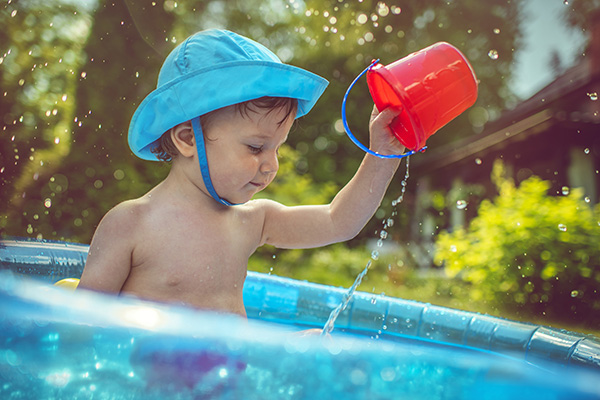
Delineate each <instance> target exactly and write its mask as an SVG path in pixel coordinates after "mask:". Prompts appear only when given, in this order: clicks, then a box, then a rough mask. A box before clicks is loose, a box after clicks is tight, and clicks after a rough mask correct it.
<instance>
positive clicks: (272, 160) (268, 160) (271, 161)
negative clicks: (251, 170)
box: [260, 152, 279, 174]
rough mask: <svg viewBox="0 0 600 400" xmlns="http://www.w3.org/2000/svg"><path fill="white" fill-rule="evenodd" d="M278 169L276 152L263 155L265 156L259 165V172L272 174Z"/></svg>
mask: <svg viewBox="0 0 600 400" xmlns="http://www.w3.org/2000/svg"><path fill="white" fill-rule="evenodd" d="M278 170H279V160H278V159H277V153H276V152H273V153H272V154H270V153H269V154H267V155H265V158H264V160H263V162H262V164H261V166H260V172H262V173H263V174H273V173H275V172H277V171H278Z"/></svg>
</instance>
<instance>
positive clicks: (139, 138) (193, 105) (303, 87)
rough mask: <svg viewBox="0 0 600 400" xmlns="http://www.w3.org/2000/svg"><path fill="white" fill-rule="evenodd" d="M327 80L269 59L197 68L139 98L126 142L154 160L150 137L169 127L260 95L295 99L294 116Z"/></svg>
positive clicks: (302, 111) (314, 99) (310, 105)
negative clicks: (295, 109)
mask: <svg viewBox="0 0 600 400" xmlns="http://www.w3.org/2000/svg"><path fill="white" fill-rule="evenodd" d="M207 83H208V84H207ZM328 83H329V82H328V81H327V80H326V79H323V78H321V77H320V76H318V75H316V74H313V73H311V72H308V71H306V70H303V69H301V68H298V67H294V66H292V65H287V64H280V63H275V62H269V61H234V62H229V63H225V64H220V65H217V66H212V67H208V68H204V69H199V70H196V71H193V72H191V73H189V74H187V75H185V76H181V77H179V78H176V79H174V80H172V81H170V82H168V83H166V84H164V85H162V86H160V87H159V88H157V89H156V90H154V91H152V92H151V93H150V94H149V95H148V96H147V97H146V98H145V99H144V100H143V101H142V103H141V104H140V106H139V107H138V109H137V110H136V111H135V113H134V115H133V117H132V119H131V123H130V125H129V133H128V141H129V147H130V148H131V150H132V151H133V152H134V154H135V155H137V156H138V157H140V158H142V159H145V160H154V161H156V160H157V158H156V155H155V154H153V153H152V148H153V147H154V142H156V141H157V140H158V139H159V138H160V137H161V136H162V134H163V133H165V132H166V131H167V130H169V129H171V128H172V127H174V126H176V125H177V124H180V123H182V122H185V121H189V120H191V119H192V118H195V117H198V116H201V115H204V114H206V113H208V112H210V111H214V110H217V109H219V108H223V107H227V106H230V105H233V104H237V103H242V102H244V101H249V100H254V99H258V98H260V97H264V96H270V97H290V98H294V99H297V100H298V111H297V114H296V118H298V117H301V116H303V115H305V114H306V113H308V112H309V111H310V110H311V109H312V108H313V106H314V105H315V103H316V102H317V100H318V99H319V97H320V96H321V94H322V93H323V92H324V91H325V88H326V87H327V85H328Z"/></svg>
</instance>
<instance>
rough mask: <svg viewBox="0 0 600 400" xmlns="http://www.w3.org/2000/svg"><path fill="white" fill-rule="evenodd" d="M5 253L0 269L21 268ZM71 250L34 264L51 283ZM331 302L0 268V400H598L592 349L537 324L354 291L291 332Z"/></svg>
mask: <svg viewBox="0 0 600 400" xmlns="http://www.w3.org/2000/svg"><path fill="white" fill-rule="evenodd" d="M6 248H7V247H6V246H5V247H3V246H1V245H0V250H2V249H4V250H6ZM71 250H73V249H69V251H71ZM79 250H81V252H83V249H77V248H76V249H74V251H75V253H77V251H79ZM28 251H30V250H28ZM37 251H39V249H38V250H37ZM52 251H54V250H52ZM52 251H50V249H49V248H44V257H46V256H48V255H49V253H51V252H52ZM17 253H18V251H17V250H16V249H14V248H13V249H12V251H11V254H10V257H8V256H6V253H4V256H3V255H2V254H1V251H0V263H3V264H0V266H2V269H11V268H8V267H7V265H8V264H11V265H12V266H15V265H17V264H19V265H18V268H19V269H20V268H22V267H23V266H24V264H23V261H24V260H29V262H30V264H28V265H26V266H25V267H26V268H32V265H31V263H32V262H33V261H32V260H33V259H32V258H29V259H27V258H23V257H20V256H19V255H18V254H17ZM75 253H73V251H71V252H70V253H69V254H67V253H65V252H62V250H61V252H60V257H56V255H57V254H54V255H53V256H52V257H51V258H52V259H53V261H52V262H50V263H47V262H46V261H47V259H45V258H44V257H42V256H40V257H38V258H35V262H36V263H38V264H40V268H42V269H43V268H48V266H49V265H50V266H51V269H52V270H53V271H55V272H56V274H55V275H53V278H52V280H57V279H58V278H60V275H61V273H60V272H59V271H58V270H59V268H58V266H57V265H58V264H57V260H60V262H61V263H62V264H63V266H64V267H65V268H67V269H72V268H73V266H74V264H76V263H77V262H78V261H77V262H76V261H73V260H75V259H76V258H77V257H78V255H77V254H75ZM71 256H77V257H71ZM70 257H71V258H70ZM9 258H10V262H9V261H7V260H8V259H9ZM12 269H13V270H14V269H15V268H12ZM69 273H70V274H72V271H71V270H69ZM46 276H48V274H46ZM343 294H344V290H341V289H340V290H338V289H335V288H329V287H322V286H318V285H313V284H308V283H305V282H295V281H291V280H282V279H281V278H276V277H267V276H254V274H250V276H249V280H248V282H247V285H246V287H245V300H246V301H247V305H246V306H247V309H248V313H249V316H250V317H251V319H250V320H248V321H246V320H244V319H241V318H239V317H235V316H229V315H219V314H215V313H206V312H199V311H195V310H191V309H188V308H184V307H175V306H168V305H164V304H156V303H151V302H144V301H141V300H137V299H132V298H123V297H116V296H107V295H102V294H99V293H91V292H90V293H88V292H83V291H77V292H71V291H67V290H64V289H61V288H58V287H55V286H52V285H49V284H48V282H44V281H42V280H40V279H31V278H29V277H23V276H22V275H19V274H16V273H14V272H7V271H0V398H1V399H165V398H168V399H205V398H208V399H213V398H214V399H335V398H341V399H394V398H401V399H504V398H506V399H509V398H510V399H518V398H528V399H530V398H544V399H600V385H599V384H598V382H600V368H598V365H600V357H599V356H598V354H600V352H598V351H597V350H598V348H597V347H594V346H596V345H597V343H598V342H597V341H596V340H595V339H593V338H587V337H579V336H578V337H574V338H572V337H571V336H570V335H568V334H566V333H561V332H554V331H551V330H549V329H548V328H540V327H537V328H536V327H532V326H529V325H522V324H518V323H512V322H509V321H504V320H501V321H499V322H498V321H496V319H493V321H494V324H496V325H494V328H493V329H491V328H490V329H488V325H486V324H487V323H488V322H490V321H491V320H492V318H493V317H487V316H472V315H471V314H469V313H465V312H459V311H456V310H449V309H443V308H434V307H433V306H432V307H430V308H431V310H433V311H432V312H427V311H426V310H427V307H426V306H425V305H422V304H420V303H409V302H406V301H400V300H394V299H383V298H382V299H378V301H377V303H376V304H373V303H371V302H370V301H369V297H367V295H366V294H364V293H360V292H357V293H356V296H355V298H354V299H353V301H352V302H351V303H350V305H349V307H348V309H347V310H346V311H344V312H343V313H341V314H340V318H339V319H338V323H337V324H336V329H335V330H334V331H333V334H332V336H331V337H321V336H318V335H312V336H302V335H299V334H298V333H297V332H298V331H301V330H303V329H306V328H313V327H318V326H321V327H322V326H323V324H324V323H325V321H326V319H327V316H328V313H329V312H330V311H331V309H332V308H333V307H335V305H337V304H339V301H340V299H341V298H342V297H343ZM386 304H387V305H386ZM383 307H385V308H383ZM400 309H403V310H404V311H402V312H400ZM382 310H384V311H382ZM415 310H419V313H420V314H419V315H420V320H418V319H417V318H416V317H414V318H413V317H412V316H411V315H413V314H411V313H413V312H414V311H415ZM428 315H432V316H433V317H428ZM464 320H467V321H468V324H466V323H465V324H464V326H468V329H469V330H468V331H464V332H463V334H462V339H455V338H459V336H460V335H458V334H457V332H458V328H457V326H458V327H461V326H463V325H461V324H463V322H461V321H464ZM407 321H409V322H407ZM448 321H451V324H450V325H451V326H452V327H454V328H453V329H450V328H448V327H447V326H446V327H445V325H448ZM450 325H448V326H450ZM417 326H418V329H417V328H415V327H417ZM489 326H491V325H489ZM482 327H484V328H485V329H483V328H482ZM509 328H510V329H509ZM411 329H413V330H412V331H410V332H413V333H415V332H416V333H417V334H411V333H410V332H409V330H411ZM414 329H416V330H414ZM392 331H393V332H392ZM394 332H395V333H394ZM501 332H503V333H502V334H501V335H500V333H501ZM545 336H553V337H554V339H553V340H551V339H545ZM484 337H489V338H488V339H484ZM522 337H525V338H526V343H527V344H526V345H523V343H522V339H521V338H522ZM542 339H544V340H542ZM486 340H487V342H485V341H486ZM484 342H485V345H482V343H484ZM501 348H502V349H505V350H506V351H500V349H501ZM520 349H524V350H525V351H524V352H523V351H520ZM540 349H542V350H540ZM563 349H566V350H565V351H564V352H563ZM536 354H537V355H536ZM541 355H544V356H543V357H542V356H541ZM567 358H568V359H567ZM587 358H589V360H588V359H587ZM561 360H563V361H564V360H567V361H564V362H561Z"/></svg>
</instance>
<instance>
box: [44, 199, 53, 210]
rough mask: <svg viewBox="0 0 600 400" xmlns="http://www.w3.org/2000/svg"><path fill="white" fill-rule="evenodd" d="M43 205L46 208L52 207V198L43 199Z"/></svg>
mask: <svg viewBox="0 0 600 400" xmlns="http://www.w3.org/2000/svg"><path fill="white" fill-rule="evenodd" d="M44 207H46V208H50V207H52V200H51V199H46V200H44Z"/></svg>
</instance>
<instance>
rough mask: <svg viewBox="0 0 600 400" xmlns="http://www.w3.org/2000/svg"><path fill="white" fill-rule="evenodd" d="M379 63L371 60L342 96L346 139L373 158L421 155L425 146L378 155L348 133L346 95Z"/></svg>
mask: <svg viewBox="0 0 600 400" xmlns="http://www.w3.org/2000/svg"><path fill="white" fill-rule="evenodd" d="M378 62H379V59H377V60H373V62H372V63H371V65H369V66H368V67H367V68H365V69H364V70H363V71H362V72H361V73H360V74H359V75H358V76H357V77H356V78H354V81H352V83H351V84H350V86H349V87H348V90H346V94H345V95H344V100H342V123H343V124H344V130H345V131H346V134H347V135H348V137H349V138H350V140H352V141H353V142H354V144H355V145H356V146H358V148H359V149H361V150H362V151H364V152H366V153H369V154H371V155H374V156H375V157H379V158H404V157H408V156H412V155H413V154H415V153H421V152H423V151H425V149H427V146H423V147H422V148H421V149H419V150H411V151H409V152H408V153H404V154H379V153H377V152H374V151H373V150H371V149H369V148H368V147H367V146H365V145H364V144H362V143H361V142H360V141H359V140H358V139H357V138H356V137H355V136H354V135H353V134H352V132H351V131H350V127H349V126H348V119H347V117H346V101H347V100H348V95H349V94H350V90H352V88H353V87H354V85H355V84H356V82H358V80H359V79H360V78H362V76H363V75H364V74H365V73H366V72H367V71H368V70H370V69H371V68H373V66H374V65H375V64H377V63H378Z"/></svg>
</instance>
